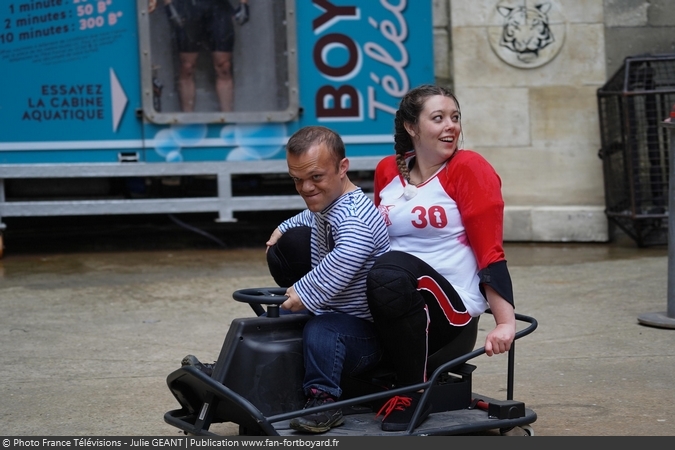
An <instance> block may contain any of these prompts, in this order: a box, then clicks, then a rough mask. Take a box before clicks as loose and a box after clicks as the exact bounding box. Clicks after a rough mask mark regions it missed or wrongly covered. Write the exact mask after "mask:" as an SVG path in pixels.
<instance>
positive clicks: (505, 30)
mask: <svg viewBox="0 0 675 450" xmlns="http://www.w3.org/2000/svg"><path fill="white" fill-rule="evenodd" d="M550 9H551V3H550V2H541V3H536V4H535V5H534V7H528V6H527V5H525V4H523V5H521V6H516V7H510V6H503V5H502V6H497V11H498V12H499V14H500V15H501V16H503V17H504V25H503V27H502V36H501V39H500V41H499V45H500V46H502V47H506V48H508V49H509V50H511V51H512V52H514V53H516V57H517V58H518V59H519V60H520V61H522V62H524V63H531V62H533V61H534V60H536V59H537V58H538V57H539V51H540V50H542V49H543V48H545V47H547V46H548V45H550V44H552V43H553V42H554V41H555V39H554V37H553V33H552V32H551V29H550V28H549V19H548V12H549V10H550Z"/></svg>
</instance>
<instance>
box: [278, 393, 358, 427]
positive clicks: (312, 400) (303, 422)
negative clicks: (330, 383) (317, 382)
mask: <svg viewBox="0 0 675 450" xmlns="http://www.w3.org/2000/svg"><path fill="white" fill-rule="evenodd" d="M333 402H335V399H334V398H333V397H331V396H330V395H329V394H327V393H325V392H322V391H319V390H318V389H312V390H311V395H310V397H309V398H308V399H307V403H305V409H307V408H311V407H314V406H319V405H325V404H326V403H333ZM344 421H345V419H344V417H343V416H342V410H341V409H329V410H327V411H321V412H318V413H314V414H307V415H306V416H302V417H296V418H295V419H293V420H291V422H290V424H289V425H290V427H291V428H293V429H294V430H296V431H302V432H304V433H325V432H326V431H328V430H330V429H331V428H333V427H337V426H340V425H342V424H343V423H344Z"/></svg>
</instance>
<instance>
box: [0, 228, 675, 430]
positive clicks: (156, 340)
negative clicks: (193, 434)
mask: <svg viewBox="0 0 675 450" xmlns="http://www.w3.org/2000/svg"><path fill="white" fill-rule="evenodd" d="M132 231H133V230H132ZM136 231H138V230H136ZM136 231H134V233H135V234H136V235H138V234H139V233H137V232H136ZM164 231H166V230H164ZM164 231H163V230H159V231H157V230H154V231H153V230H145V233H144V234H143V233H141V234H142V236H140V237H139V236H137V238H136V240H135V241H134V242H133V243H128V242H126V241H125V237H124V233H121V235H120V233H117V234H114V233H113V235H110V234H105V233H103V232H101V233H99V234H92V232H91V231H90V230H89V229H88V228H86V227H84V228H82V229H80V232H79V233H78V232H72V233H71V234H70V235H68V236H67V237H66V238H65V241H66V242H64V243H63V245H60V246H59V244H58V243H55V242H54V241H58V240H59V239H62V238H63V236H62V235H59V234H58V233H57V234H50V232H48V231H44V230H43V232H40V236H39V237H36V236H29V235H27V234H24V235H19V236H17V237H16V238H15V237H14V236H12V235H11V233H10V232H9V228H8V230H7V233H6V235H5V245H6V251H5V255H4V257H3V259H0V280H1V282H0V310H1V311H2V314H1V315H0V345H1V347H2V352H1V353H0V422H1V423H2V424H3V427H2V434H3V435H7V436H72V435H75V436H129V435H132V436H139V435H146V436H148V435H151V436H169V437H170V436H176V435H177V434H179V433H180V432H179V430H177V429H176V428H174V427H172V426H169V425H168V424H166V423H165V422H164V420H163V416H164V413H165V412H167V411H168V410H171V409H175V408H177V407H178V403H177V401H176V400H175V399H174V398H173V396H172V395H171V393H170V392H169V390H168V388H167V386H166V377H167V375H168V374H169V373H170V372H172V371H173V370H174V369H175V368H177V367H178V366H179V365H180V360H181V359H182V357H183V356H184V355H186V354H188V353H193V354H195V355H197V356H199V357H200V358H201V359H202V360H206V361H211V360H213V359H215V358H216V357H217V355H218V352H219V350H220V347H221V345H222V341H223V339H224V337H225V334H226V332H227V328H228V325H229V323H230V321H231V320H232V319H233V318H235V317H244V316H250V315H251V314H252V312H251V310H250V308H249V306H248V305H245V304H241V303H238V302H235V301H234V300H232V297H231V294H232V292H233V291H234V290H236V289H241V288H248V287H258V286H271V285H273V283H272V280H271V278H270V277H269V275H268V274H267V271H266V266H265V262H264V247H263V242H264V239H262V238H260V237H256V239H257V242H259V244H252V245H248V246H246V245H242V246H238V245H236V242H240V243H243V242H244V241H237V240H236V239H235V243H234V244H231V243H230V244H228V245H226V246H224V247H221V246H218V245H203V244H201V245H191V244H190V243H188V244H187V245H177V244H176V240H175V239H174V238H175V233H174V234H173V235H171V237H170V238H169V239H167V240H162V239H161V238H158V236H161V235H162V233H164ZM244 234H245V235H247V236H249V237H251V236H252V234H250V233H249V234H246V233H244ZM265 234H269V231H267V230H264V231H262V232H261V234H260V236H263V235H265ZM230 235H232V234H230ZM12 239H16V240H15V241H13V240H12ZM237 239H239V238H237ZM19 242H21V244H20V245H15V244H16V243H19ZM27 242H31V243H32V244H30V245H28V244H26V243H27ZM101 242H105V243H106V244H105V245H96V244H97V243H98V244H100V243H101ZM506 251H507V257H508V261H509V266H510V270H511V274H512V277H513V281H514V290H515V294H516V304H517V311H518V312H520V313H522V314H526V315H530V316H533V317H535V318H536V319H537V320H538V322H539V327H538V329H537V330H536V331H535V332H534V333H533V334H531V335H529V336H527V337H525V338H523V339H522V340H519V341H518V344H517V353H516V363H517V366H516V380H515V398H516V399H517V400H520V401H523V402H525V404H526V405H527V406H528V407H529V408H532V409H533V410H534V411H535V412H536V413H537V416H538V419H537V421H536V422H535V423H534V424H533V428H534V432H535V435H540V436H628V435H632V436H673V435H675V345H673V343H674V342H675V329H665V328H657V327H650V326H645V325H641V324H640V323H638V320H637V318H638V316H640V315H642V314H645V313H652V312H661V311H665V310H666V306H667V301H668V300H667V279H668V256H667V248H665V246H664V247H655V248H642V249H640V248H637V247H636V246H635V244H634V243H633V242H631V241H629V240H626V239H620V240H619V241H618V242H614V243H611V244H507V246H506ZM491 320H492V319H491V318H490V317H489V316H486V317H485V318H484V319H483V321H482V322H481V336H479V345H482V340H481V339H482V338H483V336H484V334H485V332H486V330H489V329H490V327H491V323H490V321H491ZM473 363H474V364H476V365H477V366H478V369H477V370H476V371H475V372H474V378H473V382H474V390H475V391H477V392H479V393H482V394H484V395H487V396H490V397H495V398H505V395H506V394H505V391H506V378H505V369H506V357H505V356H503V355H502V356H495V357H492V358H488V357H486V356H482V357H479V358H477V359H475V360H473ZM212 429H213V430H214V431H218V432H220V433H224V434H235V433H236V427H233V426H231V425H227V424H220V425H217V426H214V427H213V428H212Z"/></svg>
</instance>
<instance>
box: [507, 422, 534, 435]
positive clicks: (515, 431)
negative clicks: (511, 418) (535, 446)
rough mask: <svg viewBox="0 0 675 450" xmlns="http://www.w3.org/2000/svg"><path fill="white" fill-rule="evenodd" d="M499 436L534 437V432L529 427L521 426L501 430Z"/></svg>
mask: <svg viewBox="0 0 675 450" xmlns="http://www.w3.org/2000/svg"><path fill="white" fill-rule="evenodd" d="M499 434H500V435H502V436H534V430H533V429H532V427H531V426H529V425H521V426H519V427H513V428H501V429H500V430H499Z"/></svg>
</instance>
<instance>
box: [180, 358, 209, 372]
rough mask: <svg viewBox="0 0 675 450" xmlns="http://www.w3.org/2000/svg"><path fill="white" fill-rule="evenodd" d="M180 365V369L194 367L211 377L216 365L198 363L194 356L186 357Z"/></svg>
mask: <svg viewBox="0 0 675 450" xmlns="http://www.w3.org/2000/svg"><path fill="white" fill-rule="evenodd" d="M180 365H181V367H184V366H194V367H196V368H197V369H199V370H201V371H202V372H204V373H205V374H206V375H208V376H211V375H212V374H213V366H215V365H216V363H215V362H214V363H213V364H204V363H202V362H200V361H199V360H198V359H197V357H196V356H195V355H187V356H186V357H185V358H183V360H182V361H181V362H180Z"/></svg>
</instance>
